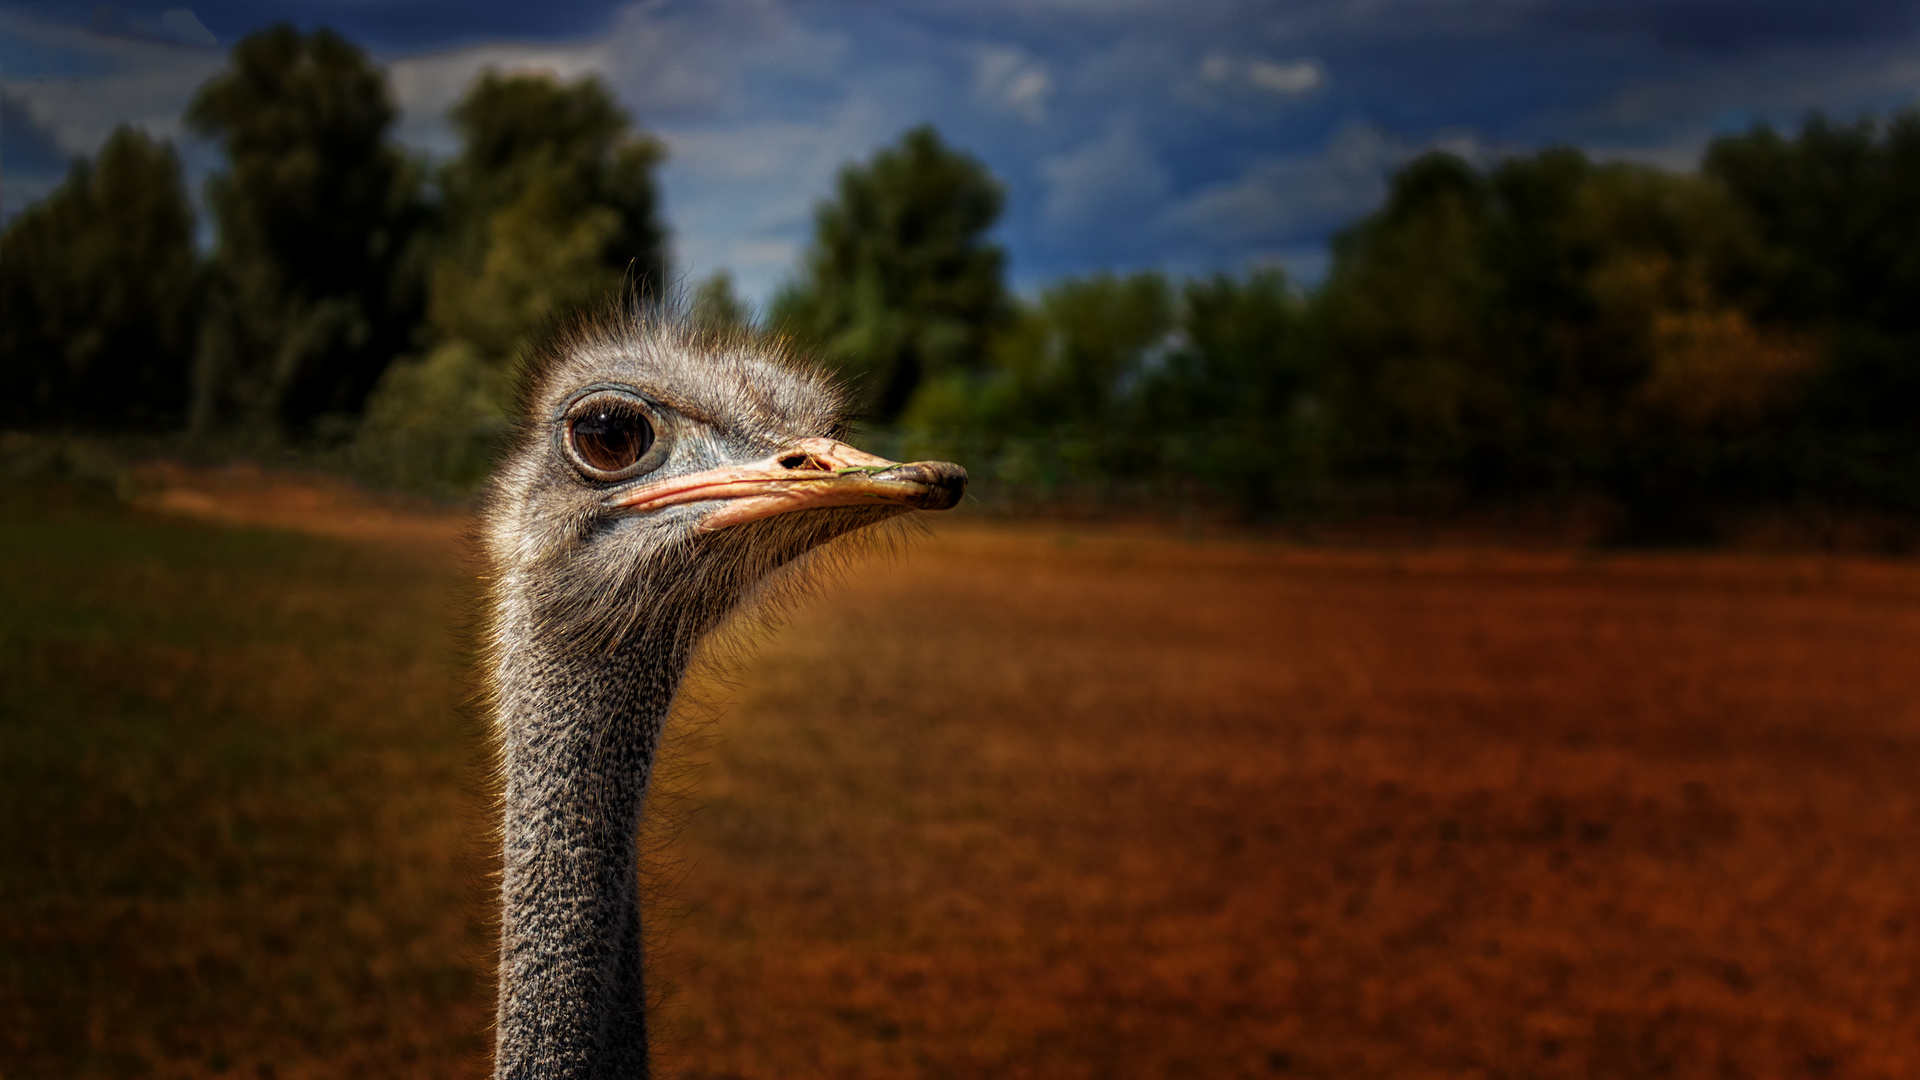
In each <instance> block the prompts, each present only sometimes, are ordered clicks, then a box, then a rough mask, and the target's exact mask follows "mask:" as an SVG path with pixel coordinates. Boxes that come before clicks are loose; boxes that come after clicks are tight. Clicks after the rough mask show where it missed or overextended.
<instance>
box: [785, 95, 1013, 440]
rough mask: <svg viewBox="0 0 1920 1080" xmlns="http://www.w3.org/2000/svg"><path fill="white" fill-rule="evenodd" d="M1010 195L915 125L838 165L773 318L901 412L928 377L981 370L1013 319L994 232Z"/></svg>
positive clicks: (877, 413) (869, 401)
mask: <svg viewBox="0 0 1920 1080" xmlns="http://www.w3.org/2000/svg"><path fill="white" fill-rule="evenodd" d="M1004 199H1005V196H1004V194H1003V193H1002V191H1001V188H1000V184H999V182H998V181H996V180H995V179H994V178H993V175H992V174H991V173H989V172H988V171H987V169H986V168H985V167H984V166H983V165H981V164H980V162H978V161H977V160H975V159H974V158H972V157H971V156H969V155H967V154H964V153H961V152H959V151H955V150H952V149H950V148H948V147H947V145H946V144H945V143H944V142H942V141H941V139H940V136H939V134H938V133H937V132H935V131H934V129H933V128H932V127H930V126H923V127H918V128H915V129H913V130H912V131H909V132H907V133H906V135H905V136H903V137H902V138H901V140H900V142H899V144H898V145H897V146H894V147H891V148H889V149H886V150H882V151H881V152H880V153H878V154H876V155H875V156H874V158H873V160H872V161H870V162H869V163H867V164H866V165H865V166H849V167H848V168H846V169H844V170H842V171H841V173H840V179H839V185H838V193H837V198H836V199H835V200H834V201H833V202H830V203H825V204H823V205H821V206H820V208H819V209H818V211H817V212H816V214H815V217H814V242H813V246H812V247H811V248H810V249H809V250H808V252H807V254H806V257H805V261H804V266H803V268H802V272H801V278H800V280H799V281H797V282H795V283H794V284H793V285H792V286H790V287H789V288H788V289H786V290H785V291H784V292H783V293H782V294H781V295H780V297H779V298H778V299H777V300H776V301H775V304H774V310H773V318H772V320H771V321H772V323H773V325H774V326H775V327H777V328H779V329H782V330H784V331H785V332H788V333H792V334H794V335H796V336H798V337H799V338H801V339H802V340H804V341H807V342H809V343H811V344H813V345H815V346H817V347H818V348H820V349H821V350H822V351H823V352H824V353H825V354H826V356H827V357H828V358H829V359H830V360H832V361H833V362H834V363H836V364H838V365H840V366H841V367H842V369H843V370H845V371H846V372H847V373H848V374H849V375H851V376H852V377H853V378H854V379H855V380H856V382H857V383H858V384H859V386H860V387H861V389H862V391H863V392H864V394H865V399H866V405H867V408H868V409H869V411H870V412H871V413H872V415H873V416H874V417H875V418H877V419H880V420H892V419H894V418H895V417H897V416H899V415H900V413H901V411H902V410H903V409H905V408H906V405H907V402H908V401H909V400H911V399H912V397H913V395H914V392H915V391H916V390H917V389H918V388H919V387H920V385H921V384H922V382H924V381H927V380H933V379H939V378H941V377H942V376H945V375H947V374H949V373H952V372H957V371H966V370H973V369H977V368H979V367H980V366H981V364H982V363H983V362H984V359H985V355H986V344H987V341H988V338H989V336H990V334H991V333H992V331H993V329H994V328H995V327H996V326H998V325H1000V324H1001V323H1003V322H1004V321H1005V319H1006V317H1007V314H1008V303H1007V298H1006V286H1005V284H1004V269H1005V263H1006V255H1005V253H1004V252H1003V251H1002V250H1001V249H1000V247H999V246H998V245H995V244H992V243H989V242H988V241H987V240H986V232H987V230H988V229H990V228H991V227H992V226H993V223H994V221H995V220H996V219H998V218H999V216H1000V210H1001V206H1002V204H1003V202H1004Z"/></svg>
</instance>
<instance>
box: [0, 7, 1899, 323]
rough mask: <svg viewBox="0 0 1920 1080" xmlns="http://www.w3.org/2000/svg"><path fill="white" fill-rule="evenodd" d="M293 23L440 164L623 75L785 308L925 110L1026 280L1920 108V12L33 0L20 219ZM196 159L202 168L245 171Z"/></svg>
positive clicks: (694, 270) (728, 257)
mask: <svg viewBox="0 0 1920 1080" xmlns="http://www.w3.org/2000/svg"><path fill="white" fill-rule="evenodd" d="M176 3H177V0H176ZM278 20H288V21H291V22H293V23H295V24H297V25H300V26H303V27H312V26H318V25H328V26H331V27H333V28H335V29H336V30H339V31H341V32H342V33H344V34H346V35H347V36H348V37H350V38H353V39H354V40H356V41H358V42H360V43H361V44H362V45H364V46H365V47H366V48H367V49H368V50H369V52H370V53H371V54H372V55H373V56H374V58H375V59H376V60H378V61H379V62H380V63H381V64H383V65H384V66H385V67H386V68H387V70H388V73H389V77H390V80H391V83H392V86H393V89H394V92H395V95H396V99H397V101H398V102H399V104H400V106H401V109H402V119H401V122H400V125H399V129H398V131H397V135H398V136H399V138H400V139H402V140H403V141H404V142H405V143H406V144H407V145H409V146H411V147H413V148H415V149H416V150H418V151H419V152H421V153H424V154H435V155H437V154H446V153H449V152H451V151H452V150H453V149H454V143H453V140H452V136H451V133H450V132H449V130H448V128H447V126H446V124H445V121H444V113H445V111H446V109H447V107H448V106H449V105H451V104H452V103H453V102H454V101H455V100H456V99H457V98H458V97H459V95H460V93H461V91H462V90H463V89H464V87H465V86H466V85H467V84H468V82H469V81H470V80H471V79H472V78H473V76H474V75H475V74H476V73H477V72H479V71H481V70H483V69H485V68H488V67H494V68H500V69H506V70H546V71H551V72H554V73H556V74H558V75H560V76H562V77H566V78H575V77H579V76H582V75H585V74H588V73H596V74H598V75H599V76H600V77H601V78H603V79H604V80H605V81H606V82H607V83H608V85H610V86H611V87H612V88H613V89H614V90H615V92H616V93H617V94H618V95H619V96H620V98H621V100H622V101H623V102H624V103H625V104H626V105H627V107H628V108H629V109H630V110H631V111H632V112H633V113H634V115H635V116H636V117H637V118H638V119H639V121H640V122H641V123H642V124H643V125H644V126H645V127H647V128H648V129H649V130H651V131H653V132H654V133H656V134H657V135H659V136H660V137H661V138H663V139H664V140H665V141H666V143H667V144H668V147H669V149H670V152H671V154H672V157H671V159H670V160H669V162H668V164H667V165H666V166H665V168H664V170H663V173H662V176H661V179H662V182H663V186H664V192H665V198H666V212H667V216H668V221H669V225H670V226H671V228H672V230H673V234H674V245H675V262H676V269H677V270H678V271H679V272H680V273H682V274H685V275H686V276H687V277H689V278H698V277H702V276H704V275H706V274H707V273H709V272H711V271H712V270H714V269H717V268H720V267H727V268H729V269H731V270H732V271H733V272H734V274H735V276H736V279H737V281H738V282H739V284H740V286H741V287H742V291H743V292H745V293H746V294H747V295H748V296H750V297H752V298H754V299H757V300H764V299H765V298H766V297H767V296H769V295H770V294H771V292H772V291H773V290H774V289H775V288H776V287H777V286H778V284H779V282H780V281H781V280H782V279H783V278H784V277H785V276H786V275H787V274H789V273H791V272H792V269H793V267H794V265H795V263H796V259H797V256H798V253H799V251H800V249H801V248H802V247H803V246H804V245H805V243H806V240H807V237H808V234H809V230H810V225H811V213H812V208H813V206H814V204H815V203H816V202H817V201H819V200H820V199H822V198H824V197H825V196H827V194H828V193H829V192H830V190H831V187H832V182H833V175H834V173H835V171H836V170H837V169H838V168H839V167H840V166H841V165H842V164H844V163H845V162H847V161H850V160H856V159H862V158H865V157H867V156H868V155H870V154H871V153H872V152H873V151H874V150H875V149H876V148H877V147H879V146H881V145H883V144H886V143H888V142H890V141H892V140H893V139H895V138H896V137H897V136H898V135H899V133H900V132H901V131H903V130H905V129H906V128H908V127H910V126H912V125H914V124H916V123H920V122H923V121H932V122H933V123H935V124H936V125H938V126H939V128H940V130H941V131H942V132H943V133H944V134H945V135H946V137H947V138H948V139H949V140H950V141H951V142H952V143H954V144H956V145H959V146H961V147H963V148H965V149H967V150H969V151H971V152H973V153H974V154H976V155H978V156H979V157H980V158H981V159H983V160H984V161H985V162H986V163H987V164H988V165H989V166H990V167H991V168H992V169H993V170H994V172H995V173H996V174H997V175H998V176H999V177H1000V178H1001V179H1002V180H1003V181H1004V182H1005V183H1006V185H1007V190H1008V208H1007V214H1006V217H1005V218H1004V220H1003V223H1002V225H1001V226H1000V228H999V230H998V238H999V239H1000V240H1001V241H1002V242H1003V243H1005V244H1006V245H1007V247H1008V249H1009V252H1010V253H1011V256H1012V270H1013V275H1014V279H1015V283H1016V284H1017V285H1019V286H1021V287H1022V288H1032V287H1034V286H1035V285H1037V284H1039V283H1041V282H1044V281H1045V280H1047V279H1049V278H1052V277H1055V276H1058V275H1061V274H1067V273H1086V272H1091V271H1095V270H1100V269H1107V268H1110V269H1117V270H1127V269H1134V268H1141V267H1159V268H1162V269H1166V270H1169V271H1172V272H1175V273H1187V274H1192V273H1205V272H1210V271H1213V270H1228V271H1239V270H1243V269H1246V268H1248V267H1251V266H1257V265H1265V264H1271V263H1276V262H1277V263H1279V264H1281V265H1283V266H1285V267H1287V268H1288V269H1289V270H1290V271H1292V272H1293V273H1294V274H1295V275H1296V276H1297V277H1299V278H1302V279H1303V280H1306V281H1309V282H1311V281H1313V280H1315V279H1316V278H1317V277H1318V276H1319V275H1320V274H1321V273H1323V272H1324V267H1325V263H1326V243H1327V240H1328V238H1329V237H1330V236H1331V234H1332V233H1333V232H1334V231H1335V230H1337V229H1338V228H1339V227H1340V226H1341V225H1343V224H1345V223H1346V222H1349V221H1351V220H1353V219H1354V218H1355V217H1357V216H1359V215H1361V214H1364V213H1366V212H1367V211H1369V210H1371V209H1372V208H1374V207H1375V206H1377V205H1378V204H1379V201H1380V199H1381V197H1382V195H1383V193H1384V191H1385V185H1386V181H1387V178H1388V177H1389V176H1390V175H1391V174H1392V171H1393V169H1394V168H1396V167H1397V166H1398V165H1399V164H1400V163H1402V162H1404V161H1405V160H1407V158H1409V157H1410V156H1412V155H1414V154H1418V153H1420V152H1422V151H1424V150H1427V149H1430V148H1434V147H1444V148H1447V149H1451V150H1454V151H1455V152H1458V153H1460V154H1462V155H1463V156H1466V157H1468V158H1469V159H1472V160H1476V161H1480V162H1486V161H1491V160H1495V159H1497V158H1498V157H1499V156H1501V155H1504V154H1512V153H1523V152H1528V151H1532V150H1535V149H1538V148H1540V147H1543V146H1548V145H1555V144H1571V145H1575V146H1579V147H1581V148H1583V149H1585V150H1587V151H1588V152H1589V153H1592V154H1594V155H1595V156H1598V157H1603V158H1609V159H1614V158H1620V159H1630V160H1636V161H1645V162H1651V163H1655V164H1659V165H1663V166H1666V167H1670V168H1690V167H1692V166H1693V164H1694V163H1695V162H1697V160H1698V158H1699V154H1700V151H1701V150H1702V149H1703V148H1704V147H1705V145H1706V144H1707V142H1708V141H1709V140H1710V139H1711V138H1712V137H1713V136H1715V135H1716V134H1723V133H1728V132H1735V131H1741V130H1744V129H1746V128H1747V127H1748V126H1750V125H1751V124H1753V123H1755V122H1756V121H1763V120H1764V121H1768V122H1772V123H1774V124H1776V125H1778V126H1784V127H1789V128H1790V127H1792V126H1794V125H1796V124H1797V123H1798V122H1799V121H1800V119H1801V118H1802V117H1803V116H1805V115H1806V113H1807V112H1808V111H1809V110H1813V109H1821V110H1824V111H1826V112H1828V113H1829V114H1832V115H1835V116H1838V117H1842V118H1852V117H1855V116H1857V115H1859V114H1861V113H1863V112H1867V111H1873V112H1877V113H1880V114H1882V115H1884V114H1886V113H1888V112H1891V111H1892V110H1895V109H1900V108H1905V107H1908V106H1910V105H1913V104H1915V103H1916V100H1917V99H1920V0H1916V2H1903V3H1893V2H1880V0H1666V2H1659V0H1612V2H1609V0H1560V2H1550V0H1305V2H1297V3H1288V2H1264V3H1260V2H1251V0H903V2H898V3H881V2H877V0H863V2H851V0H715V2H710V3H691V2H676V0H640V2H632V3H609V2H602V0H545V2H538V3H528V2H526V0H515V2H512V3H497V2H486V0H481V2H456V0H425V2H416V3H404V2H401V3H395V2H382V0H253V2H240V0H219V2H212V3H202V4H196V5H193V6H192V7H191V8H187V7H178V6H169V5H167V4H141V3H128V4H122V5H99V4H94V3H70V2H56V0H5V2H0V169H4V174H3V175H0V201H4V212H5V213H7V214H9V215H10V214H12V213H14V212H16V211H17V210H18V208H19V207H20V206H21V205H24V204H25V203H26V202H29V201H31V200H32V199H33V198H36V197H38V196H39V195H42V194H44V193H45V191H47V190H48V189H49V188H50V187H51V186H52V185H53V184H54V183H56V182H57V181H58V179H59V176H60V174H61V173H62V172H63V171H64V168H65V165H64V163H65V161H66V160H67V159H68V158H70V157H71V156H73V155H75V154H89V153H92V152H93V150H94V149H95V148H97V147H98V145H99V144H100V142H101V141H102V140H104V138H105V137H106V135H107V133H108V132H110V131H111V130H112V129H113V127H114V126H115V125H116V124H119V123H134V124H138V125H140V126H141V127H144V128H146V129H147V130H149V131H152V132H154V133H155V134H158V135H163V136H167V137H172V138H176V139H179V138H181V131H180V126H179V116H180V113H181V110H182V108H183V107H184V105H185V103H186V101H187V99H188V98H189V97H190V96H191V94H192V92H193V89H194V87H196V86H197V85H199V83H200V82H202V81H203V80H205V79H206V78H207V77H208V76H210V75H211V74H213V73H214V72H215V71H217V70H219V68H220V67H221V66H222V64H223V62H224V52H223V49H224V47H225V46H228V45H231V44H232V43H233V42H234V41H235V40H237V39H238V38H239V37H241V36H243V35H244V34H246V33H247V32H248V31H250V30H253V29H256V28H259V27H261V26H264V25H267V24H269V23H272V22H274V21H278ZM182 150H183V153H184V155H185V158H186V160H187V162H188V166H189V169H190V170H191V171H192V172H193V173H194V181H195V183H196V184H197V183H198V180H199V178H200V177H201V176H202V175H204V172H205V170H207V169H209V168H213V167H216V166H217V165H218V157H217V154H215V153H214V152H213V150H212V149H211V148H210V147H207V146H202V145H194V144H192V143H190V142H183V143H182Z"/></svg>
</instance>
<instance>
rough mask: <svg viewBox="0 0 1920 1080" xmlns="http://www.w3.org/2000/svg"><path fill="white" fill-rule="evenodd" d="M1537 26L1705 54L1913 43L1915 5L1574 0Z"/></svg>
mask: <svg viewBox="0 0 1920 1080" xmlns="http://www.w3.org/2000/svg"><path fill="white" fill-rule="evenodd" d="M1533 22H1534V24H1535V25H1537V26H1539V27H1541V28H1543V29H1551V30H1560V31H1567V32H1572V33H1577V34H1609V35H1625V36H1634V37H1644V38H1645V39H1647V40H1649V41H1652V42H1656V43H1658V44H1660V45H1663V46H1666V47H1669V48H1673V49H1677V50H1684V51H1691V52H1699V53H1706V54H1714V53H1733V52H1740V51H1744V50H1752V49H1764V48H1804V47H1807V46H1813V45H1829V46H1830V45H1836V44H1847V43H1862V42H1874V41H1882V40H1885V39H1886V38H1887V37H1889V36H1898V37H1907V36H1911V35H1912V34H1913V33H1914V31H1915V30H1916V28H1920V3H1913V2H1910V0H1845V2H1839V3H1836V2H1831V0H1829V2H1824V3H1823V2H1820V0H1627V2H1621V3H1609V2H1606V0H1578V2H1574V3H1559V4H1546V5H1543V6H1542V7H1541V8H1540V9H1539V13H1538V16H1537V18H1536V19H1535V20H1533Z"/></svg>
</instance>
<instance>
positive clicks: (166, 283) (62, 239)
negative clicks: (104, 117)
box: [0, 127, 199, 431]
mask: <svg viewBox="0 0 1920 1080" xmlns="http://www.w3.org/2000/svg"><path fill="white" fill-rule="evenodd" d="M198 275H199V267H198V256H197V255H196V253H195V251H194V247H193V211H192V209H191V207H190V206H189V205H188V203H187V197H186V191H185V189H184V187H183V186H182V184H181V180H180V161H179V158H178V157H177V156H176V155H175V154H174V151H173V147H172V146H171V145H169V144H167V143H164V142H155V141H154V140H152V139H150V138H148V137H147V136H146V135H144V134H142V133H141V132H139V131H136V130H134V129H133V128H129V127H121V128H118V129H116V130H115V131H114V133H113V134H112V136H111V137H109V138H108V139H107V142H106V145H105V146H104V147H102V148H101V150H100V154H99V157H98V159H97V161H95V162H94V163H92V164H89V163H87V162H85V161H79V162H75V163H74V166H73V169H72V171H71V172H69V173H68V175H67V179H66V181H65V182H64V183H63V184H62V185H61V186H60V187H59V188H58V189H57V190H55V191H54V193H53V194H52V195H50V196H48V197H47V198H46V199H45V200H44V201H43V202H41V203H39V204H38V205H36V206H33V207H31V208H29V209H28V210H27V211H25V212H24V213H22V214H21V215H20V216H19V217H18V218H17V219H15V220H14V222H13V223H12V225H11V226H9V227H8V229H7V232H6V236H5V238H4V240H0V370H3V371H4V372H5V373H6V375H5V380H6V383H7V384H8V385H7V387H6V389H5V390H4V391H0V400H4V402H5V404H4V405H0V417H4V420H5V421H6V422H7V423H11V424H20V425H23V426H35V427H41V426H55V425H58V426H70V427H79V428H93V429H97V430H109V431H111V430H119V429H121V428H124V427H127V426H133V427H137V428H146V429H156V428H166V427H172V426H176V425H178V424H180V423H181V422H182V421H183V420H184V419H185V413H186V406H187V398H188V370H189V365H190V363H191V357H192V350H193V340H194V318H195V301H196V292H197V287H198Z"/></svg>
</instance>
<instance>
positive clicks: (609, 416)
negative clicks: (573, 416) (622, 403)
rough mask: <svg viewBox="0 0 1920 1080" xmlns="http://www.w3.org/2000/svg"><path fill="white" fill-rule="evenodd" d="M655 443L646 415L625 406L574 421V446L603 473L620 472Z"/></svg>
mask: <svg viewBox="0 0 1920 1080" xmlns="http://www.w3.org/2000/svg"><path fill="white" fill-rule="evenodd" d="M652 443H653V426H652V425H651V424H648V423H647V418H646V417H644V416H641V415H640V414H638V413H635V412H629V411H628V410H626V409H615V408H599V409H595V410H594V411H592V412H590V413H588V414H587V415H585V416H582V417H581V418H580V419H578V420H575V421H574V422H573V448H574V449H575V450H577V451H579V453H580V458H581V460H583V461H585V462H586V463H587V464H589V465H591V466H593V467H594V468H596V469H599V470H600V471H601V472H619V471H620V470H621V469H624V468H626V467H627V466H629V465H632V464H633V463H634V462H636V461H639V460H640V455H641V454H644V453H646V452H647V447H648V446H650V445H651V444H652Z"/></svg>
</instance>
